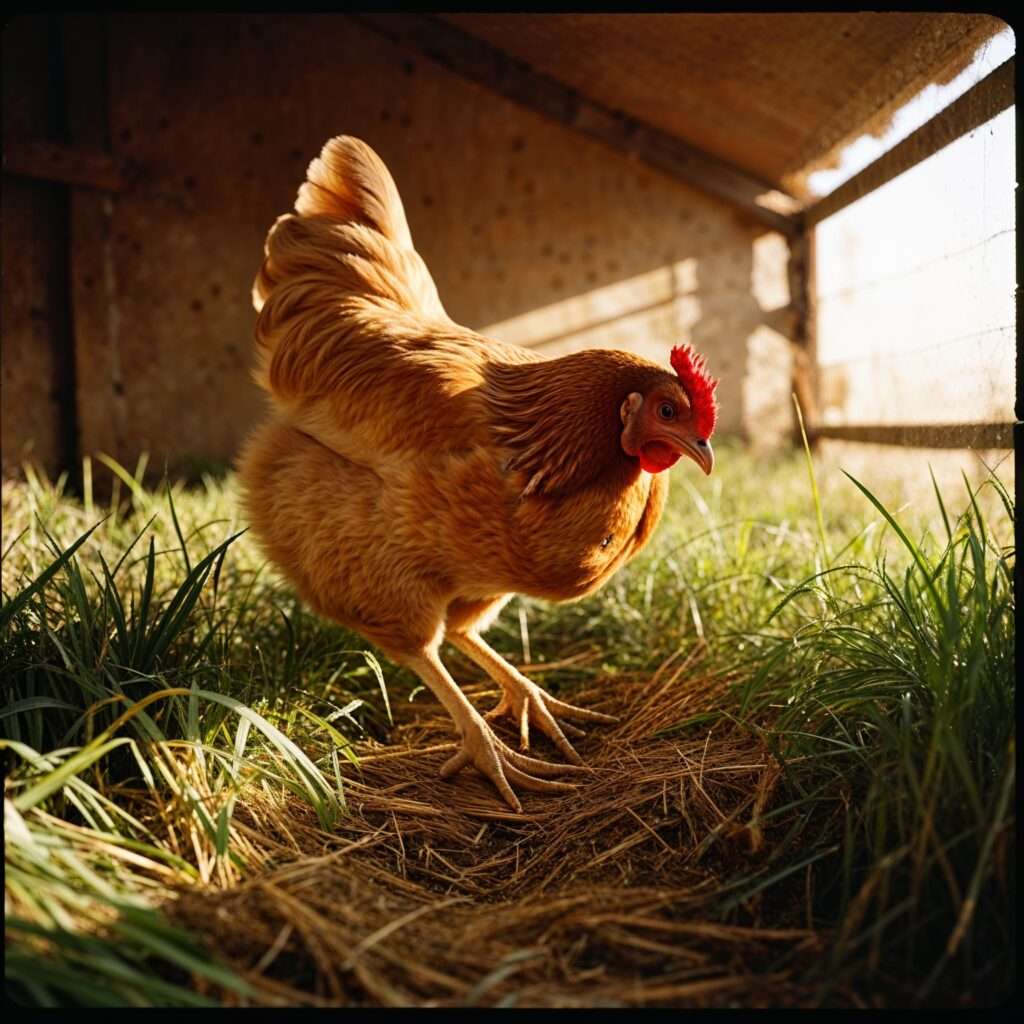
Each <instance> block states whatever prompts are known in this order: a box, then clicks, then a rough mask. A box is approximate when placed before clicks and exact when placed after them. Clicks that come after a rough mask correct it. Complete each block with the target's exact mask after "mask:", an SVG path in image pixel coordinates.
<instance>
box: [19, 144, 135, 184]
mask: <svg viewBox="0 0 1024 1024" xmlns="http://www.w3.org/2000/svg"><path fill="white" fill-rule="evenodd" d="M3 171H4V174H12V175H16V176H18V177H21V178H32V179H34V180H37V181H55V182H59V183H60V184H64V185H79V186H83V187H85V188H96V189H101V190H102V191H105V192H120V191H122V190H123V189H124V188H125V187H126V186H127V182H128V175H127V173H126V169H125V168H124V167H123V166H122V165H121V163H120V162H119V161H117V160H115V159H114V158H113V157H112V156H111V155H110V154H109V153H106V152H104V151H103V150H100V149H92V148H90V147H88V146H66V145H62V144H61V143H59V142H49V141H46V140H44V139H5V140H4V154H3Z"/></svg>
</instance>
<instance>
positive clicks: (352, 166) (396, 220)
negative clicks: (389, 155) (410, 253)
mask: <svg viewBox="0 0 1024 1024" xmlns="http://www.w3.org/2000/svg"><path fill="white" fill-rule="evenodd" d="M295 212H296V213H298V214H299V215H300V216H302V217H329V218H330V219H331V220H335V221H340V222H341V223H346V222H348V221H354V222H355V223H357V224H365V225H367V226H368V227H371V228H373V229H374V231H378V232H380V234H382V235H383V236H384V237H385V238H386V239H388V241H390V242H392V243H393V244H394V245H396V246H397V247H398V248H399V249H411V248H412V236H411V235H410V234H409V225H408V223H407V222H406V219H405V210H404V209H403V207H402V200H401V198H400V197H399V195H398V189H397V188H396V187H395V182H394V179H393V178H392V177H391V174H390V172H389V171H388V169H387V167H385V166H384V161H383V160H381V158H380V157H379V156H377V154H376V153H375V152H374V151H373V150H372V149H370V147H369V146H368V145H367V144H366V143H365V142H362V141H361V140H360V139H354V138H352V137H351V136H349V135H339V136H337V137H336V138H333V139H330V140H329V141H328V142H327V143H326V144H325V145H324V148H323V149H322V150H321V151H320V156H319V157H317V158H316V159H315V160H314V161H313V162H312V163H311V164H310V165H309V170H308V171H307V172H306V181H305V182H304V184H303V185H302V186H301V188H300V189H299V195H298V198H297V199H296V200H295Z"/></svg>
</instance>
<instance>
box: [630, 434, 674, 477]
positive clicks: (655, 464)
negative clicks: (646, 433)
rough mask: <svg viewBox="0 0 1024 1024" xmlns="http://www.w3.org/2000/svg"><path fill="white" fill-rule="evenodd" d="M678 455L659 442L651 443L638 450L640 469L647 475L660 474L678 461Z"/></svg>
mask: <svg viewBox="0 0 1024 1024" xmlns="http://www.w3.org/2000/svg"><path fill="white" fill-rule="evenodd" d="M679 456H680V453H679V452H677V451H673V449H672V448H670V447H669V446H668V445H667V444H664V443H662V442H661V441H651V442H650V443H648V444H645V445H644V446H643V448H641V449H640V468H641V469H643V470H646V471H647V472H648V473H660V472H661V471H662V470H665V469H668V468H669V467H671V466H674V465H675V464H676V463H677V462H678V461H679Z"/></svg>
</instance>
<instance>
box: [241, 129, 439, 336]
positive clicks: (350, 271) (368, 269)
mask: <svg viewBox="0 0 1024 1024" xmlns="http://www.w3.org/2000/svg"><path fill="white" fill-rule="evenodd" d="M295 211H296V212H295V214H285V215H284V216H282V217H279V218H278V219H277V222H276V223H275V224H274V226H273V227H272V228H271V229H270V232H269V234H268V235H267V242H266V246H265V248H264V252H265V259H264V262H263V267H262V269H261V270H260V273H259V274H258V275H257V278H256V281H255V283H254V285H253V305H254V306H255V307H256V311H257V312H262V311H263V307H264V304H265V303H266V302H267V300H268V299H270V298H271V296H272V295H273V294H275V293H276V292H280V291H282V290H287V287H288V286H289V285H291V284H293V283H299V282H300V280H301V282H302V283H303V284H304V285H308V284H309V283H311V282H312V281H316V282H317V283H319V284H321V285H323V286H325V287H326V288H327V289H328V292H327V294H330V293H331V292H332V291H333V297H334V298H340V297H343V296H346V295H347V296H352V297H355V298H359V299H366V300H368V301H370V302H373V301H374V300H379V299H383V300H387V301H388V302H389V303H397V304H398V306H399V307H400V308H401V309H402V310H403V311H404V312H407V313H412V314H415V315H420V316H425V317H427V318H429V319H444V320H447V319H448V317H447V314H446V313H445V310H444V307H443V306H442V305H441V301H440V299H439V298H438V295H437V287H436V286H435V284H434V281H433V279H432V278H431V276H430V272H429V271H428V270H427V268H426V265H425V264H424V263H423V260H422V259H421V258H420V256H419V254H418V253H417V252H416V250H415V249H414V248H413V243H412V236H411V235H410V233H409V225H408V223H407V221H406V219H405V210H404V209H403V207H402V200H401V198H400V196H399V194H398V189H397V187H396V186H395V182H394V179H393V178H392V177H391V174H390V172H389V171H388V169H387V167H385V165H384V162H383V161H382V160H381V158H380V157H379V156H377V154H376V153H375V152H374V151H373V150H372V149H371V148H370V147H369V146H368V145H366V143H365V142H362V141H361V140H359V139H355V138H352V137H351V136H347V135H339V136H337V137H336V138H333V139H330V140H329V141H328V142H327V143H326V144H325V145H324V147H323V149H322V150H321V152H320V156H319V157H317V158H316V159H315V160H314V161H313V162H312V163H311V164H310V165H309V170H308V171H307V172H306V181H305V182H304V183H303V184H302V186H301V187H300V188H299V194H298V197H297V198H296V200H295Z"/></svg>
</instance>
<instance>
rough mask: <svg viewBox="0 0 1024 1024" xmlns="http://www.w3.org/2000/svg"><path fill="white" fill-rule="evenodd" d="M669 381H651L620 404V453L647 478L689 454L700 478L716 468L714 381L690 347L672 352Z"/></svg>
mask: <svg viewBox="0 0 1024 1024" xmlns="http://www.w3.org/2000/svg"><path fill="white" fill-rule="evenodd" d="M672 368H673V369H674V370H675V371H676V376H675V377H673V376H672V375H671V374H669V373H665V374H659V375H658V376H657V377H656V378H652V380H651V383H650V385H649V386H648V387H647V389H646V390H645V391H644V392H643V393H641V392H639V391H633V392H630V394H629V395H627V396H626V399H625V401H624V402H623V403H622V407H621V409H620V415H621V416H622V424H623V429H622V449H623V451H625V453H626V454H627V455H632V456H634V457H636V458H639V460H640V466H641V468H642V469H645V470H647V472H648V473H660V472H661V471H662V470H664V469H668V468H669V467H670V466H674V465H675V463H676V462H677V461H678V460H679V459H680V457H681V456H683V455H688V456H689V457H690V458H691V459H693V461H694V462H696V463H697V465H698V466H700V468H701V469H702V470H704V472H705V473H710V472H711V470H712V468H713V467H714V465H715V456H714V452H713V451H712V450H711V443H710V438H711V435H712V434H713V433H714V430H715V419H716V418H717V414H718V403H717V402H716V400H715V388H716V387H717V386H718V381H717V380H716V379H715V378H714V377H711V376H709V375H708V373H707V370H706V366H705V361H704V357H703V356H698V355H697V354H696V353H695V352H694V351H693V349H692V348H690V346H689V345H683V346H681V347H678V348H674V349H672Z"/></svg>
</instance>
